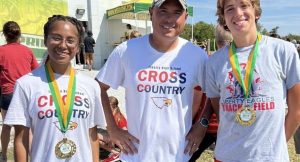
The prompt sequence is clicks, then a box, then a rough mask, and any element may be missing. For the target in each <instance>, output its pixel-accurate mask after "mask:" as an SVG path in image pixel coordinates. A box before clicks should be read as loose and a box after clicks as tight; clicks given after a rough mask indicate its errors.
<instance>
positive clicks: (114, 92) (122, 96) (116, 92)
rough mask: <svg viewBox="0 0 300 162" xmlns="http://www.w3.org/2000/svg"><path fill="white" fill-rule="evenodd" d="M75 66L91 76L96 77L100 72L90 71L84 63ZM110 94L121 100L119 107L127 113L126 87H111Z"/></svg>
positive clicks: (80, 71)
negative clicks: (83, 65)
mask: <svg viewBox="0 0 300 162" xmlns="http://www.w3.org/2000/svg"><path fill="white" fill-rule="evenodd" d="M75 68H76V69H77V71H78V72H79V73H83V74H85V75H87V76H89V77H91V78H95V77H96V75H97V74H98V72H99V71H98V70H92V71H89V70H87V69H85V68H83V67H82V65H81V66H78V65H77V66H76V67H75ZM108 95H109V96H114V97H116V98H117V99H118V100H119V107H120V109H121V111H122V112H123V114H124V115H125V89H124V88H122V87H119V88H118V89H117V90H114V89H112V88H110V89H109V90H108Z"/></svg>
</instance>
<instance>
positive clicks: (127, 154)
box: [96, 0, 207, 162]
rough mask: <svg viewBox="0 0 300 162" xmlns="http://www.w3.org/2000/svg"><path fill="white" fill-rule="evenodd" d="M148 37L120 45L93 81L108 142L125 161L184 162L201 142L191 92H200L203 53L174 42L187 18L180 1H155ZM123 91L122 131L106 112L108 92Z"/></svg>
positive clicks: (190, 44) (185, 5)
mask: <svg viewBox="0 0 300 162" xmlns="http://www.w3.org/2000/svg"><path fill="white" fill-rule="evenodd" d="M150 15H151V20H152V25H153V33H152V34H150V35H146V36H143V37H140V38H136V39H132V40H129V41H127V42H124V43H122V44H121V45H119V46H118V47H116V49H115V50H114V51H113V52H112V54H111V55H110V57H109V59H108V61H107V63H106V64H105V66H104V67H103V68H102V69H101V71H100V72H99V74H98V75H97V77H96V79H97V80H98V81H99V84H100V86H101V92H102V93H101V99H102V101H103V102H102V104H103V106H104V111H105V115H106V119H107V124H108V127H107V129H108V132H109V134H110V137H111V139H112V141H113V142H114V143H115V144H116V145H118V146H119V147H120V148H121V150H122V155H121V157H120V158H121V160H122V161H130V162H141V161H142V162H153V161H155V162H186V161H188V160H189V158H190V155H191V154H192V153H193V152H194V151H195V150H196V149H197V147H198V145H199V143H200V141H201V138H202V137H201V136H200V135H199V134H201V131H204V129H206V128H205V127H203V126H201V125H200V124H199V123H197V124H195V125H193V127H192V109H191V108H192V106H191V105H192V94H193V93H192V92H193V88H194V87H195V86H196V85H199V86H201V87H202V89H205V88H204V84H203V83H204V80H205V78H204V74H205V61H206V60H207V55H206V53H205V52H204V51H203V50H202V49H201V48H199V47H196V46H194V45H193V44H192V43H191V42H188V41H187V40H184V39H182V38H180V37H179V34H180V33H181V32H182V31H183V28H184V25H185V22H186V19H187V16H188V14H187V4H186V2H185V1H184V0H176V1H175V0H155V1H154V2H153V5H152V7H151V8H150ZM119 86H122V87H124V88H125V89H126V115H127V119H128V131H126V130H122V129H119V128H117V126H116V124H115V123H114V119H113V116H112V113H111V110H110V108H109V102H108V98H107V93H105V92H106V91H107V90H108V89H109V88H110V87H112V88H114V89H116V88H118V87H119Z"/></svg>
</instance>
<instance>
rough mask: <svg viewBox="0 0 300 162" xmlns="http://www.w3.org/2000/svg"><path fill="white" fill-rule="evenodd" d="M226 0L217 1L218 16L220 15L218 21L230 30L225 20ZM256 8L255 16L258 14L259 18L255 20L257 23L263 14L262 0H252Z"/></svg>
mask: <svg viewBox="0 0 300 162" xmlns="http://www.w3.org/2000/svg"><path fill="white" fill-rule="evenodd" d="M225 1H226V0H218V2H217V13H216V16H218V20H217V21H218V23H219V24H220V25H221V26H223V27H224V29H225V30H229V29H228V27H227V26H226V22H225V17H224V5H225ZM250 2H251V4H252V6H253V8H254V10H255V14H256V15H255V16H257V17H258V18H257V19H256V20H255V21H256V23H257V21H258V19H259V18H260V16H261V13H262V10H261V7H260V0H250Z"/></svg>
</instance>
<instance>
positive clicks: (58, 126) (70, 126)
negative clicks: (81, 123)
mask: <svg viewBox="0 0 300 162" xmlns="http://www.w3.org/2000/svg"><path fill="white" fill-rule="evenodd" d="M53 124H54V125H55V127H56V128H57V129H58V130H60V131H63V129H61V128H60V124H59V121H56V122H53ZM77 127H78V124H77V123H76V122H72V121H70V124H69V126H68V129H67V130H75V129H76V128H77Z"/></svg>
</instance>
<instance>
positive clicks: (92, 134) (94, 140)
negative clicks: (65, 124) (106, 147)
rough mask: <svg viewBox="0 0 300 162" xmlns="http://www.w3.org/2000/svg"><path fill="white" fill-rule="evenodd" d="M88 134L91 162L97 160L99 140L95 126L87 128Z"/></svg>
mask: <svg viewBox="0 0 300 162" xmlns="http://www.w3.org/2000/svg"><path fill="white" fill-rule="evenodd" d="M89 136H90V143H91V147H92V155H93V162H99V142H98V136H97V127H96V126H95V127H93V128H90V129H89Z"/></svg>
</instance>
